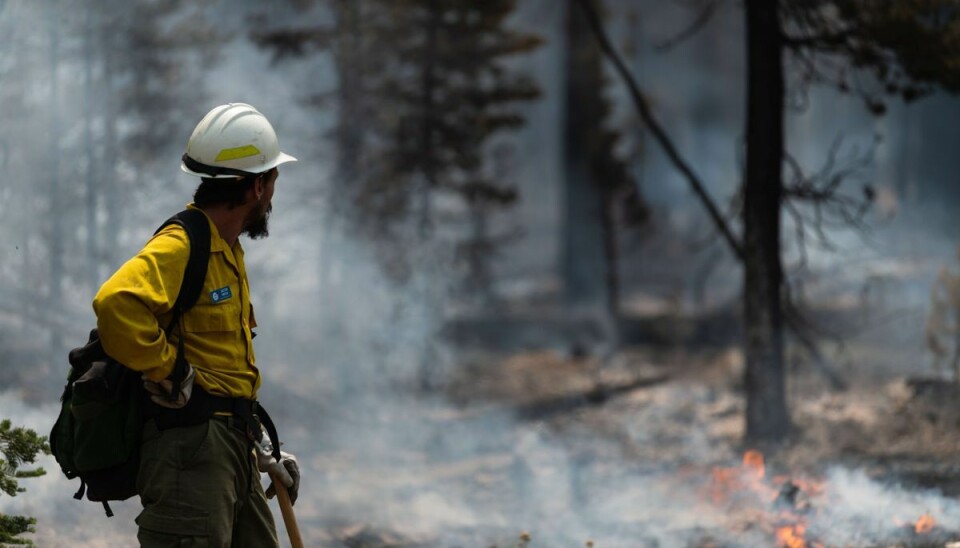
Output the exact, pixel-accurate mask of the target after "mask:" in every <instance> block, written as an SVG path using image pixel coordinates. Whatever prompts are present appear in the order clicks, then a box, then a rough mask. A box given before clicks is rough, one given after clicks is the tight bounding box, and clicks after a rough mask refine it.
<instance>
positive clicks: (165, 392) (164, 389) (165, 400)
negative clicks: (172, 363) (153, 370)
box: [141, 363, 197, 409]
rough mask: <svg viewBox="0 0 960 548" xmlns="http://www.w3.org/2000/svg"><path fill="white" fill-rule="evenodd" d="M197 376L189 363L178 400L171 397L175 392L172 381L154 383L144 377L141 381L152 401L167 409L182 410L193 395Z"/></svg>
mask: <svg viewBox="0 0 960 548" xmlns="http://www.w3.org/2000/svg"><path fill="white" fill-rule="evenodd" d="M196 374H197V373H196V371H194V370H193V366H191V365H190V364H189V363H188V364H187V374H186V375H184V376H183V382H181V383H180V394H179V396H178V397H177V399H172V398H171V397H170V391H171V390H173V381H171V380H170V379H163V380H162V381H160V382H154V381H151V380H150V379H148V378H147V376H146V375H144V376H142V377H141V380H143V388H144V390H146V391H147V392H149V393H150V401H152V402H153V403H155V404H157V405H159V406H160V407H166V408H167V409H180V408H181V407H183V406H184V405H187V402H188V401H190V394H192V393H193V378H194V377H195V376H196Z"/></svg>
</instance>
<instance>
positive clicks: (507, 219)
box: [0, 0, 960, 546]
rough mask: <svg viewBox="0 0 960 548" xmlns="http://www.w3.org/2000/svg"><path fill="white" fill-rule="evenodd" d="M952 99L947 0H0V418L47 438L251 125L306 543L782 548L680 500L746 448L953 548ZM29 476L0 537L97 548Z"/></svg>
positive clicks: (125, 516) (258, 246)
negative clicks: (141, 266)
mask: <svg viewBox="0 0 960 548" xmlns="http://www.w3.org/2000/svg"><path fill="white" fill-rule="evenodd" d="M748 44H750V45H749V47H748ZM958 89H960V6H958V4H957V3H956V2H955V1H953V0H911V1H908V2H892V3H887V4H884V5H883V6H876V5H874V3H871V2H865V1H860V0H833V1H827V0H809V1H803V2H781V3H779V4H778V3H776V2H761V1H759V0H758V1H754V0H747V1H745V2H732V1H730V0H676V1H671V2H663V1H654V0H604V1H603V2H600V1H599V0H593V1H592V2H587V1H585V0H568V1H563V2H561V1H556V0H554V1H548V0H489V1H484V2H469V1H466V0H277V1H274V2H270V3H269V4H268V3H264V2H256V1H253V0H231V1H227V0H193V1H184V0H98V1H90V0H73V1H67V0H43V1H39V2H38V1H32V0H0V97H2V102H0V105H2V106H0V120H2V123H0V166H2V168H3V171H4V175H5V176H4V177H3V182H2V183H0V235H2V238H0V254H2V255H0V257H2V260H0V418H7V419H11V420H12V421H13V423H14V424H15V425H23V426H28V427H30V428H33V429H35V430H37V431H38V432H41V433H46V432H48V431H49V428H50V427H51V426H52V423H53V420H54V419H55V417H56V413H57V411H58V405H57V398H58V396H59V394H60V391H61V389H62V383H63V381H64V379H65V377H66V372H67V368H68V365H67V363H66V352H67V350H68V349H69V348H71V347H73V346H77V345H79V344H80V343H82V342H84V341H85V340H86V333H87V331H88V330H89V329H90V328H91V327H92V326H93V324H94V321H95V319H94V317H93V314H92V311H91V309H90V302H91V300H92V298H93V295H94V293H95V292H96V290H97V289H98V288H99V286H100V284H101V283H102V282H103V281H104V280H105V279H106V278H107V277H108V276H109V275H110V274H111V273H112V271H113V270H114V269H115V268H116V267H118V266H119V265H120V264H121V263H122V262H123V261H125V260H126V259H127V258H128V257H130V256H131V255H133V254H134V253H135V252H136V251H137V250H138V249H139V248H140V246H141V245H143V243H144V242H145V241H146V240H147V238H148V237H149V235H150V234H151V233H152V231H153V229H154V228H155V227H156V226H158V225H159V224H160V223H161V222H162V221H163V220H164V219H166V218H167V217H168V216H169V215H170V214H172V213H174V212H176V211H178V210H179V209H181V208H182V206H183V205H184V204H185V203H187V202H188V201H189V200H190V196H191V195H192V192H193V190H194V185H195V184H196V180H195V179H191V178H189V177H187V176H185V175H184V174H182V173H180V171H179V170H178V164H179V161H180V160H179V158H180V155H181V154H182V153H183V149H184V145H185V143H186V140H187V137H188V136H189V134H190V132H191V131H192V129H193V127H194V125H195V124H196V123H197V121H198V120H199V119H200V118H201V117H202V116H203V115H204V114H205V113H206V112H207V111H208V110H209V109H210V108H212V107H213V106H215V105H218V104H222V103H226V102H246V103H250V104H252V105H254V106H256V107H257V108H258V109H259V110H260V111H261V112H263V113H264V114H265V115H266V116H267V118H268V119H269V120H270V121H271V122H272V124H273V126H274V127H275V128H276V130H277V133H278V135H279V138H280V142H281V147H282V148H283V150H284V151H287V152H289V153H291V154H293V155H294V156H296V157H298V158H299V159H300V161H299V162H298V163H296V164H291V165H288V166H284V167H283V169H282V170H281V174H280V178H279V180H278V183H277V191H276V195H275V197H274V200H273V201H274V206H275V207H274V214H273V217H272V218H271V235H270V238H268V239H267V240H264V241H262V242H244V245H245V249H246V252H247V253H246V257H247V267H248V271H249V276H250V282H251V290H252V298H253V302H254V303H255V307H256V314H257V321H258V324H259V326H260V327H259V329H258V335H259V336H258V337H257V355H258V358H259V360H258V364H259V365H261V370H262V371H263V374H264V387H263V389H262V391H261V394H260V398H261V400H262V401H263V402H264V404H265V406H267V408H268V409H271V410H272V414H273V415H274V417H275V419H276V420H277V422H278V424H279V425H280V430H281V437H284V438H286V446H287V447H288V448H289V450H290V451H292V452H294V453H297V454H298V456H299V457H300V459H301V461H302V462H303V463H304V482H303V488H302V490H303V492H302V493H301V495H300V502H299V504H298V505H297V510H298V516H299V517H300V520H301V529H302V530H304V532H305V536H306V537H307V539H308V542H307V544H308V545H321V546H491V545H497V546H514V545H520V546H526V545H527V544H530V543H532V544H533V545H539V546H582V545H583V543H584V542H587V541H588V539H590V542H596V545H597V546H688V545H689V546H707V545H711V546H770V545H782V546H787V545H789V544H787V543H786V541H783V542H781V541H780V540H771V539H774V538H776V539H779V538H780V537H779V536H776V537H774V535H779V534H780V533H779V532H778V531H779V528H780V527H781V526H782V524H770V525H764V523H765V521H764V520H767V519H768V518H767V517H763V518H758V517H757V514H755V513H754V514H751V515H750V517H749V518H748V517H744V512H745V510H744V509H743V507H742V505H740V506H737V505H734V506H731V505H730V504H729V501H727V500H725V501H720V502H718V500H717V498H716V497H709V496H703V493H702V489H707V488H710V487H711V484H710V481H711V477H713V478H714V480H715V478H716V475H715V474H712V473H711V470H712V469H715V467H717V466H728V465H730V464H731V463H732V462H736V461H737V460H738V458H739V456H738V455H739V453H740V452H741V450H742V449H744V448H752V447H762V448H764V450H765V451H768V453H769V457H768V459H770V461H771V465H772V466H775V467H778V469H779V471H780V472H784V473H788V474H800V473H801V472H802V473H803V474H815V475H817V476H818V477H819V478H821V479H822V478H824V477H827V478H829V479H828V480H823V481H825V482H826V484H827V485H828V487H825V488H823V489H821V490H820V491H816V492H815V493H807V494H804V495H802V496H806V497H808V498H809V500H808V503H809V504H811V505H814V506H817V507H818V508H819V506H818V505H820V504H821V502H820V501H821V499H820V498H818V497H821V496H822V495H823V493H828V494H830V493H832V494H833V498H832V500H833V502H832V506H830V508H831V510H829V511H827V510H824V511H822V512H818V514H817V517H816V519H814V518H811V517H809V516H805V517H803V518H802V520H803V527H804V529H805V530H806V531H807V534H808V535H811V538H813V539H815V540H818V541H820V542H824V543H826V544H827V545H834V544H841V543H847V544H846V545H855V546H872V545H881V544H880V543H881V542H884V541H887V540H890V539H894V540H898V541H900V540H903V539H904V538H906V537H904V536H903V535H906V533H905V532H904V531H905V529H904V527H902V524H900V523H898V522H896V520H897V519H899V520H903V521H905V522H910V523H912V522H913V521H914V520H915V519H917V518H919V517H921V516H925V515H934V514H935V515H936V516H935V517H936V520H937V523H938V524H939V525H938V529H937V531H936V532H937V534H939V535H941V537H942V538H944V539H947V540H957V539H960V534H958V532H960V507H958V505H956V504H955V502H954V501H953V499H952V497H953V496H954V495H956V494H958V493H960V470H958V469H957V466H956V465H955V464H954V461H956V458H957V456H958V455H960V434H958V433H957V432H955V430H957V428H958V427H960V413H958V410H956V409H955V406H956V403H955V402H956V401H957V398H956V396H957V395H958V394H957V390H956V383H955V382H954V381H955V372H954V370H953V368H955V367H956V362H957V359H958V357H960V354H958V352H960V350H958V349H960V347H957V341H958V339H960V335H958V333H960V321H958V320H960V262H958V259H960V256H958V252H960V248H958V245H960V224H958V223H957V221H956V211H957V208H958V207H960V184H957V182H956V177H957V175H958V173H960V155H958V154H957V153H956V152H955V150H954V149H955V148H956V147H957V145H958V143H960V124H958V123H957V121H958V120H960V100H958V99H957V97H956V96H954V95H953V94H952V93H953V92H956V91H957V90H958ZM781 91H782V93H781ZM40 463H41V464H42V465H43V466H44V467H45V468H46V469H47V471H48V474H47V475H46V476H44V477H42V478H39V479H28V480H24V481H23V482H22V486H23V487H25V488H26V489H27V491H26V492H25V493H23V494H20V495H18V496H16V497H0V513H7V514H17V515H29V516H34V517H36V518H37V519H38V525H37V529H38V530H37V533H36V534H34V535H32V536H31V537H30V538H33V539H34V540H35V542H37V544H38V545H41V546H66V545H71V546H120V545H129V544H130V543H131V542H132V539H133V537H134V535H135V525H134V524H133V522H132V518H133V516H135V515H136V513H137V511H138V508H137V506H138V505H137V503H136V501H130V502H128V503H124V504H121V505H119V508H118V510H117V517H115V518H113V519H110V520H105V518H102V512H101V510H100V508H99V506H98V505H95V504H87V503H78V502H75V501H73V500H72V499H71V497H70V495H71V494H72V493H73V491H74V490H75V488H76V486H75V485H73V484H71V483H69V482H67V481H66V480H65V479H64V478H63V477H62V476H60V475H59V470H58V468H57V467H56V464H55V463H54V462H53V461H52V460H51V459H47V460H44V459H41V460H40ZM691 469H695V470H697V472H695V473H691V472H690V470H691ZM691 478H696V479H691ZM74 483H76V482H74ZM783 485H784V484H783V482H781V483H780V484H778V485H777V487H778V488H780V489H782V488H783ZM713 487H716V485H713ZM798 489H799V488H798ZM738 500H739V499H738ZM837 500H840V502H837ZM878 500H883V501H885V502H886V505H885V506H882V507H880V509H878V507H877V506H871V504H869V503H875V504H879V503H878V502H877V501H878ZM692 508H696V509H697V510H696V511H693V510H692ZM892 509H897V511H898V512H901V513H902V515H900V514H898V515H897V516H893V515H887V514H891V513H894V512H893V510H892ZM764 512H766V510H764ZM764 516H766V513H764ZM881 518H882V519H881ZM769 519H770V520H773V519H774V518H772V517H770V518H769ZM777 519H780V518H777ZM802 520H801V518H800V517H793V518H791V519H790V521H789V523H788V525H789V527H791V531H792V532H791V534H800V533H801V532H802V531H801V530H800V529H799V525H798V524H800V523H801V521H802ZM806 520H809V522H808V521H806ZM758 522H759V523H760V525H756V523H758ZM745 523H751V524H754V525H752V526H749V527H748V526H745V525H744V524H745ZM908 529H909V528H908ZM523 531H526V533H524V534H522V535H521V532H523ZM518 535H519V536H518ZM282 536H283V532H282V531H281V537H282ZM911 538H912V537H911ZM907 540H910V539H907ZM710 542H714V543H715V544H709V543H710ZM904 542H906V541H904ZM790 546H793V545H790Z"/></svg>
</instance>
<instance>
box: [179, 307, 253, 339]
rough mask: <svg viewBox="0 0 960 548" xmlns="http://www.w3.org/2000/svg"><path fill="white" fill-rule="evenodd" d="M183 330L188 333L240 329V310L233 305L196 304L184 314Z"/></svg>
mask: <svg viewBox="0 0 960 548" xmlns="http://www.w3.org/2000/svg"><path fill="white" fill-rule="evenodd" d="M183 330H184V331H186V332H188V333H210V332H218V331H234V332H236V331H240V311H239V310H238V309H237V308H236V307H234V306H226V305H196V306H194V307H193V308H191V309H190V310H189V311H188V312H187V313H186V314H184V317H183Z"/></svg>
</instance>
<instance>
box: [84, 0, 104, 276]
mask: <svg viewBox="0 0 960 548" xmlns="http://www.w3.org/2000/svg"><path fill="white" fill-rule="evenodd" d="M93 11H94V10H88V11H87V14H86V21H85V32H86V36H84V38H83V53H84V55H83V101H84V105H85V108H84V113H83V140H84V153H85V156H86V163H87V165H86V170H85V172H84V176H85V177H86V211H85V213H86V226H87V241H86V244H87V245H86V248H87V257H86V264H87V272H86V281H87V284H88V285H89V287H88V289H89V290H90V292H91V293H90V294H91V295H92V294H95V293H96V292H97V289H98V288H99V287H100V272H99V270H100V268H99V267H100V256H99V245H98V243H97V240H98V238H97V236H98V229H97V190H98V189H97V174H96V171H95V167H94V166H95V165H96V163H97V159H96V153H95V151H94V147H93V145H94V143H93V130H92V127H91V126H92V125H93V115H94V108H93V103H94V98H93V86H94V83H93V59H94V57H93V41H94V39H95V38H94V37H95V34H94V32H93V28H94V27H93V16H94V15H93Z"/></svg>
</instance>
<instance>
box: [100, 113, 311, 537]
mask: <svg viewBox="0 0 960 548" xmlns="http://www.w3.org/2000/svg"><path fill="white" fill-rule="evenodd" d="M294 161H296V158H294V157H292V156H290V155H287V154H285V153H283V152H281V151H280V147H279V143H278V141H277V135H276V133H275V132H274V129H273V127H272V126H271V125H270V122H269V121H267V119H266V117H264V116H263V114H261V113H260V112H259V111H257V109H255V108H254V107H252V106H250V105H247V104H243V103H231V104H226V105H221V106H218V107H216V108H214V109H213V110H211V111H210V112H209V113H207V115H206V116H204V117H203V119H202V120H201V121H200V123H199V124H198V125H197V127H196V129H194V131H193V134H192V135H191V136H190V139H189V141H188V142H187V147H186V153H185V154H184V155H183V157H182V163H181V169H182V170H183V171H185V172H186V173H188V174H190V175H193V176H196V177H199V178H200V179H201V182H200V185H199V186H198V187H197V190H196V192H195V194H194V196H193V203H191V204H189V205H188V206H187V207H188V208H191V209H199V210H200V211H202V212H203V213H204V214H205V216H206V218H207V220H208V221H209V226H210V258H209V261H208V266H207V274H206V278H205V279H204V283H203V289H202V291H201V293H200V299H199V301H198V302H197V304H196V305H194V306H193V307H192V308H190V309H189V310H187V311H186V312H184V314H183V317H182V319H181V321H180V324H179V325H180V328H181V329H180V330H179V331H176V330H175V331H172V332H171V333H169V334H168V333H167V332H166V331H165V329H164V327H165V326H167V325H168V322H169V321H170V318H171V316H172V311H173V305H174V301H175V300H176V298H177V295H178V292H179V290H180V286H181V283H182V282H183V277H184V268H185V265H186V264H187V259H188V257H189V243H190V242H189V239H188V237H187V234H186V233H185V231H184V229H183V227H181V226H177V225H170V226H167V227H166V228H164V229H163V230H161V231H160V232H158V233H157V234H156V235H155V236H154V237H153V238H152V239H151V240H150V241H149V242H147V244H146V245H145V246H144V248H143V249H142V250H141V251H140V252H139V253H138V254H137V255H136V256H134V257H133V258H132V259H130V260H129V261H127V262H126V263H125V264H124V265H123V266H121V267H120V269H119V270H117V272H116V273H114V274H113V276H111V277H110V279H109V280H108V281H107V282H106V283H104V285H103V286H102V287H101V288H100V291H99V292H98V293H97V295H96V297H95V298H94V301H93V308H94V310H95V312H96V314H97V327H98V329H99V332H100V338H101V341H102V344H103V347H104V349H105V350H106V352H107V353H108V354H109V355H110V356H112V357H113V358H114V359H116V360H117V361H119V362H121V363H123V364H124V365H126V366H127V367H129V368H131V369H134V370H136V371H139V372H141V373H142V375H143V376H142V379H143V383H144V388H146V391H147V392H148V393H149V394H150V401H148V402H147V403H146V406H147V409H146V411H145V416H146V417H147V420H146V421H145V423H144V427H143V438H142V443H141V461H140V468H139V472H138V475H137V488H138V492H139V494H140V500H141V503H142V505H143V510H142V512H141V513H140V514H139V516H138V517H137V519H136V522H137V525H138V526H139V529H138V534H137V538H138V539H139V541H140V545H141V546H145V547H160V546H163V547H166V546H218V547H220V546H222V547H227V546H232V547H241V546H250V547H258V548H259V547H265V546H278V545H279V544H278V540H277V533H276V526H275V524H274V521H273V516H272V514H271V512H270V510H269V507H268V506H267V500H266V499H267V496H268V495H271V496H272V494H273V491H274V487H273V485H272V484H271V486H270V488H269V489H268V490H267V492H266V493H264V491H263V488H262V487H261V485H260V475H259V473H260V472H269V473H270V474H271V476H272V477H275V478H278V479H279V480H280V481H281V482H282V483H283V484H284V485H285V486H286V488H287V490H288V493H289V494H290V498H291V499H292V500H296V496H297V491H298V489H299V482H300V471H299V467H298V465H297V461H296V458H295V457H294V456H293V455H290V454H287V453H282V454H281V459H280V462H277V460H276V459H275V458H274V457H273V456H271V455H270V454H269V451H268V450H264V449H263V446H269V444H261V443H260V442H261V440H262V439H263V438H262V437H261V436H262V435H263V434H262V432H263V426H262V425H261V421H260V417H261V415H262V412H260V408H259V407H258V403H257V401H256V397H257V391H258V389H259V388H260V383H261V373H260V369H259V368H258V367H257V363H256V359H255V356H254V350H253V332H252V331H251V330H252V329H253V328H254V327H256V320H255V318H254V312H253V306H252V305H251V304H250V288H249V285H248V283H247V272H246V267H245V265H244V260H243V248H242V247H241V245H240V241H239V236H240V235H241V234H244V235H247V236H249V237H250V238H254V239H256V238H262V237H265V236H267V234H268V226H267V225H268V220H269V217H270V211H271V207H272V206H271V198H272V197H273V192H274V186H275V184H276V180H277V176H278V166H280V165H282V164H285V163H288V162H294ZM181 336H182V337H183V344H184V354H185V357H186V361H187V362H188V364H189V367H188V368H187V372H186V375H185V377H184V380H183V382H182V383H181V385H180V391H179V394H172V393H171V392H172V383H171V381H170V379H169V378H168V377H169V376H170V375H171V372H172V370H173V366H174V361H175V358H176V354H177V342H178V338H179V337H181Z"/></svg>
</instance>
